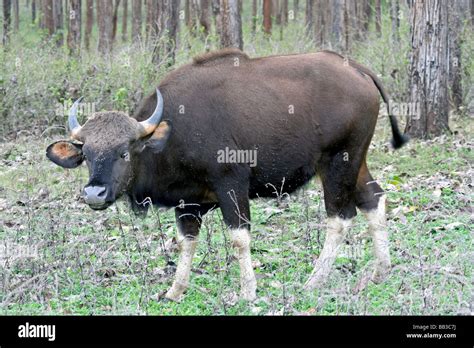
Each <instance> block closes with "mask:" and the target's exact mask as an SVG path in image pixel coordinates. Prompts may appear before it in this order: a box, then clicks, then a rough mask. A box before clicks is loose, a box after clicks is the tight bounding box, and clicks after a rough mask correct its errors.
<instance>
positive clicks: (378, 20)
mask: <svg viewBox="0 0 474 348" xmlns="http://www.w3.org/2000/svg"><path fill="white" fill-rule="evenodd" d="M375 31H376V32H377V36H379V37H380V36H381V35H382V8H381V5H380V0H375Z"/></svg>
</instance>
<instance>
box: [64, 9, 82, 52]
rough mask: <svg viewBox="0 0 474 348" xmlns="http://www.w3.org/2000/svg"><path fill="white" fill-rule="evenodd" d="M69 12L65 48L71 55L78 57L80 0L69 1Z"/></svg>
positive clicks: (79, 45) (79, 44) (80, 15)
mask: <svg viewBox="0 0 474 348" xmlns="http://www.w3.org/2000/svg"><path fill="white" fill-rule="evenodd" d="M69 2H70V6H71V8H70V11H69V21H68V31H67V47H68V48H69V53H70V54H71V55H79V52H80V47H81V17H82V14H81V0H69Z"/></svg>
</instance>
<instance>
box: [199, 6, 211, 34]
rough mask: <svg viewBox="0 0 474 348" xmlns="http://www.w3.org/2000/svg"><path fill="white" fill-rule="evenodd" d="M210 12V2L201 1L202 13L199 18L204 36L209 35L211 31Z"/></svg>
mask: <svg viewBox="0 0 474 348" xmlns="http://www.w3.org/2000/svg"><path fill="white" fill-rule="evenodd" d="M209 11H210V2H209V0H201V11H200V16H199V23H200V24H201V27H202V28H203V33H204V36H207V35H209V31H210V30H211V21H210V18H209Z"/></svg>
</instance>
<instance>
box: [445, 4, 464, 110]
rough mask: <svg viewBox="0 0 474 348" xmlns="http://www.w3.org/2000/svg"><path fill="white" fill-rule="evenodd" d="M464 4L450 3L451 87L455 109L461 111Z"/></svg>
mask: <svg viewBox="0 0 474 348" xmlns="http://www.w3.org/2000/svg"><path fill="white" fill-rule="evenodd" d="M466 10H467V8H463V3H462V2H461V1H460V0H458V1H450V2H449V14H448V16H449V18H448V20H449V32H448V37H449V43H448V45H449V87H450V90H451V100H452V103H453V106H454V108H455V109H459V107H460V106H462V104H463V93H462V66H461V56H462V54H461V47H462V36H461V33H462V23H463V21H464V20H465V19H466V17H465V16H464V12H465V11H466Z"/></svg>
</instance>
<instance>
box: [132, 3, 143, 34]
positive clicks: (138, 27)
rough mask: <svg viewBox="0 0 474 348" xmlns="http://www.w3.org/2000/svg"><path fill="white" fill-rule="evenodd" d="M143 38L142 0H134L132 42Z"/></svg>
mask: <svg viewBox="0 0 474 348" xmlns="http://www.w3.org/2000/svg"><path fill="white" fill-rule="evenodd" d="M141 36H142V0H132V42H137V41H140V39H141Z"/></svg>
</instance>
